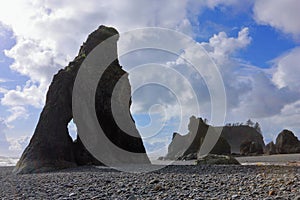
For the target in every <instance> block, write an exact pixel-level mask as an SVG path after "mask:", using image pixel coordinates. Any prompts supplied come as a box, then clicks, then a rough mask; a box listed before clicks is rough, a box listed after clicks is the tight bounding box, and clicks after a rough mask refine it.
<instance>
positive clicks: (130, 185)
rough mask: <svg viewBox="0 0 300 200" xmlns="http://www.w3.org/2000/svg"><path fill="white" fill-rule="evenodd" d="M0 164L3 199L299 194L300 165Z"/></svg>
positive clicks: (272, 196) (295, 196)
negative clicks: (51, 169) (140, 168)
mask: <svg viewBox="0 0 300 200" xmlns="http://www.w3.org/2000/svg"><path fill="white" fill-rule="evenodd" d="M12 169H13V168H12V167H1V168H0V179H1V189H0V197H1V199H131V200H133V199H300V167H295V166H294V167H291V166H208V165H207V166H201V165H200V166H196V165H189V166H187V165H181V166H178V165H176V166H175V165H171V166H168V167H165V168H163V169H161V170H159V171H154V172H150V173H136V174H133V173H126V172H119V171H116V170H113V169H110V168H105V167H100V168H95V167H81V168H74V169H68V170H61V171H59V172H55V173H39V174H27V175H26V174H25V175H14V174H12V172H11V171H12Z"/></svg>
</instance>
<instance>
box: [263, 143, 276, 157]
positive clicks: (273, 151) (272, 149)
mask: <svg viewBox="0 0 300 200" xmlns="http://www.w3.org/2000/svg"><path fill="white" fill-rule="evenodd" d="M265 154H268V155H272V154H276V145H275V144H274V142H273V141H272V142H270V143H268V144H267V145H266V147H265Z"/></svg>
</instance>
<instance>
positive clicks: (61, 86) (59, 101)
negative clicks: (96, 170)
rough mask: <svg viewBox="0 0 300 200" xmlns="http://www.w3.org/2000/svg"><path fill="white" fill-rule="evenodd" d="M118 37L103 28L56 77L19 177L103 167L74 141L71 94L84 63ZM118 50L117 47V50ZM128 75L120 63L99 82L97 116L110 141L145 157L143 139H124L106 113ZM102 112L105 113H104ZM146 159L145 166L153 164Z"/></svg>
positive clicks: (113, 65)
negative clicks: (70, 126) (116, 87)
mask: <svg viewBox="0 0 300 200" xmlns="http://www.w3.org/2000/svg"><path fill="white" fill-rule="evenodd" d="M116 34H118V32H117V31H116V30H115V29H114V28H109V27H105V26H100V27H99V28H98V29H97V30H96V31H94V32H93V33H91V34H90V35H89V36H88V39H87V41H86V42H85V43H84V44H83V46H81V48H80V51H79V54H78V56H77V57H76V58H75V59H74V60H73V61H72V62H70V63H69V65H68V66H67V67H65V68H64V69H62V70H60V71H59V72H58V73H57V74H56V75H55V76H54V78H53V81H52V83H51V85H50V87H49V90H48V92H47V97H46V105H45V107H44V109H43V111H42V113H41V115H40V119H39V121H38V124H37V127H36V129H35V132H34V134H33V137H32V138H31V141H30V143H29V145H28V146H27V148H26V149H25V151H24V152H23V154H22V156H21V158H20V160H19V162H18V164H17V166H16V168H15V170H14V171H15V172H16V173H32V172H44V171H50V170H57V169H61V168H68V167H74V166H78V165H87V164H97V165H99V164H101V163H100V162H99V161H98V160H96V159H95V158H94V157H93V156H92V155H91V154H90V153H89V152H88V151H87V150H86V149H85V147H84V146H83V144H82V142H81V140H80V138H79V137H77V140H76V141H75V142H73V141H72V139H71V137H70V136H69V132H68V128H67V126H68V123H69V122H70V121H71V119H72V118H73V114H72V90H73V85H74V81H75V78H76V75H77V71H78V69H79V67H80V65H81V63H82V62H83V60H84V59H85V57H86V56H87V55H88V54H89V53H90V52H91V51H92V50H93V49H94V48H95V47H96V46H97V45H98V44H100V43H101V42H102V41H104V40H105V39H107V38H109V37H110V36H113V35H116ZM116 42H117V41H116ZM116 46H117V43H116V44H115V48H116ZM116 49H117V48H116ZM116 53H117V52H116ZM125 73H127V72H125V71H124V70H122V69H121V66H120V65H119V62H118V60H115V61H114V62H113V63H112V64H111V65H110V66H109V67H108V68H107V70H106V71H105V74H103V76H102V79H103V81H105V84H104V83H103V81H102V82H101V80H100V81H99V84H98V87H97V94H96V99H100V100H102V101H100V103H97V105H95V106H96V113H97V116H98V120H99V122H100V124H101V123H102V124H103V123H105V124H106V127H110V129H106V134H107V135H110V136H111V138H110V139H112V140H115V142H116V143H118V144H120V146H121V147H122V148H124V149H126V150H128V149H129V150H131V151H133V152H143V153H145V148H144V146H143V142H142V140H141V138H140V137H139V138H135V139H134V140H131V139H132V138H131V137H127V136H126V135H124V133H123V132H122V130H120V129H119V128H118V127H117V125H116V123H115V122H114V120H113V118H112V114H111V111H107V108H108V107H110V105H109V104H108V102H110V99H111V93H112V89H113V87H114V85H115V83H116V82H117V81H118V79H119V78H120V76H121V75H124V74H125ZM127 81H128V80H127ZM128 84H129V82H128ZM126 92H128V91H126ZM126 95H131V94H130V93H129V94H126ZM97 102H98V101H97ZM106 104H108V105H106ZM125 104H126V102H125ZM126 105H128V102H127V104H126ZM129 108H130V103H129V105H128V106H127V110H128V112H129ZM103 110H105V111H106V112H105V113H103ZM126 112H127V111H126ZM103 153H105V152H103ZM146 157H147V156H146ZM146 157H145V162H148V163H150V162H149V160H148V157H147V158H146Z"/></svg>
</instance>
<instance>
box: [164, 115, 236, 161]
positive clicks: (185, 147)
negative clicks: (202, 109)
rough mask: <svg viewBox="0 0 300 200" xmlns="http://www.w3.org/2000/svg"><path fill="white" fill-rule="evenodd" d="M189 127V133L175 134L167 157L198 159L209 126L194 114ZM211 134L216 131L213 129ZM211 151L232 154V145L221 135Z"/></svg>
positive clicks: (172, 158) (173, 158)
mask: <svg viewBox="0 0 300 200" xmlns="http://www.w3.org/2000/svg"><path fill="white" fill-rule="evenodd" d="M188 128H189V133H188V134H186V135H180V134H179V133H174V134H173V138H172V141H171V143H170V145H169V147H168V153H167V155H166V156H165V159H170V160H177V159H178V160H191V159H197V156H198V152H199V150H200V147H201V145H202V143H203V141H204V138H205V136H206V134H207V132H208V128H209V126H208V125H207V124H206V123H205V122H204V121H203V120H202V119H201V118H196V117H194V116H192V117H191V118H190V122H189V125H188ZM210 134H214V132H213V131H212V132H210ZM216 135H217V134H216ZM216 137H217V136H216ZM210 153H212V154H230V153H231V151H230V145H229V144H228V142H227V141H226V140H225V139H224V138H223V137H220V138H219V139H218V141H217V143H216V144H215V146H214V147H213V148H212V150H211V151H210Z"/></svg>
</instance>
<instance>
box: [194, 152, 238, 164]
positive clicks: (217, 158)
mask: <svg viewBox="0 0 300 200" xmlns="http://www.w3.org/2000/svg"><path fill="white" fill-rule="evenodd" d="M196 164H197V165H240V163H239V161H237V160H236V159H235V158H234V157H232V156H230V155H214V154H208V155H206V156H204V157H202V158H198V159H197V161H196Z"/></svg>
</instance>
